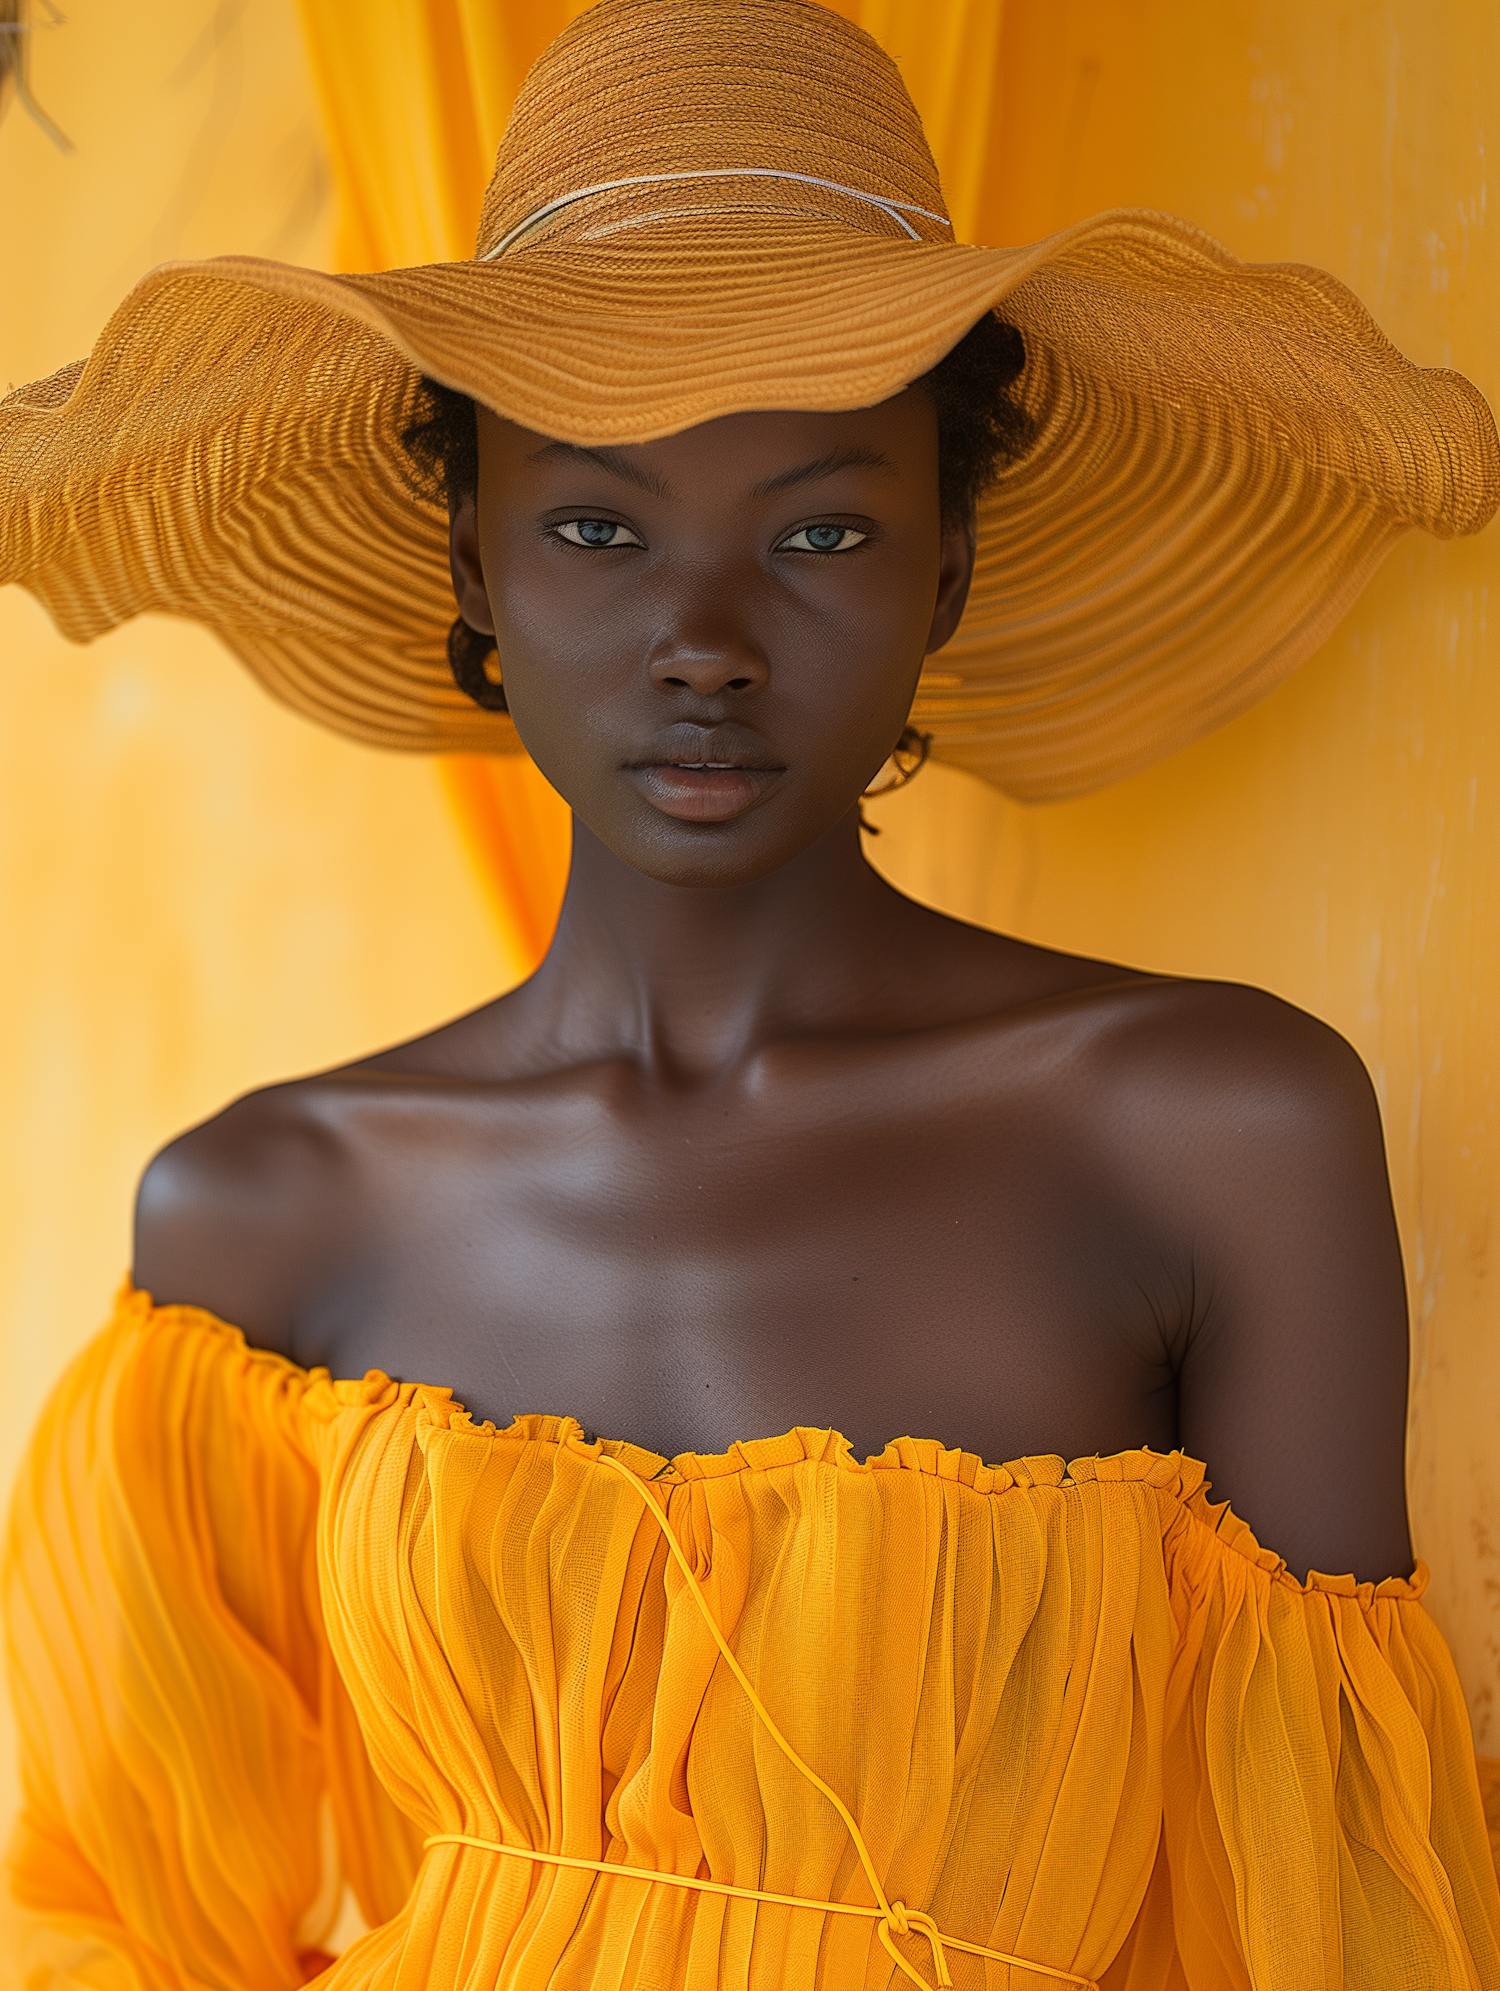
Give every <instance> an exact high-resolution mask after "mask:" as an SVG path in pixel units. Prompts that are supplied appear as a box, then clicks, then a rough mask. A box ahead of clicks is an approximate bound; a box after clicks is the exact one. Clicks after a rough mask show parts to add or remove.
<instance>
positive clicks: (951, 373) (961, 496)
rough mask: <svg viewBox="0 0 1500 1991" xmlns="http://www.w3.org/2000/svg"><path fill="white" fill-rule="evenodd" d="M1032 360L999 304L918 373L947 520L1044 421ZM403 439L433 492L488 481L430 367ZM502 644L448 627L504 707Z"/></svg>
mask: <svg viewBox="0 0 1500 1991" xmlns="http://www.w3.org/2000/svg"><path fill="white" fill-rule="evenodd" d="M1025 364H1026V348H1025V346H1024V345H1023V344H1022V341H1021V334H1020V333H1019V332H1018V331H1017V330H1016V328H1015V326H1014V325H1011V324H1008V323H1007V322H1006V320H1005V319H1003V318H1001V317H998V316H997V315H996V314H995V313H994V312H990V313H988V314H987V315H986V316H985V317H983V318H981V319H980V320H979V322H978V324H977V325H973V326H971V327H970V329H969V330H968V331H967V332H966V333H965V334H964V336H963V337H962V338H961V339H960V340H959V342H958V344H957V345H956V346H954V347H953V348H952V350H951V351H950V352H948V353H946V354H944V356H943V358H942V359H940V360H939V361H938V363H937V365H936V366H935V367H933V369H932V371H931V372H930V373H924V374H923V375H922V377H921V379H920V380H917V381H914V382H913V383H912V384H913V385H914V386H916V387H922V388H925V389H926V391H927V392H928V393H929V394H930V395H931V396H932V399H933V402H934V404H935V406H936V408H937V424H938V502H939V505H940V507H941V510H942V519H943V524H944V525H945V526H951V525H956V524H961V523H964V522H965V521H967V520H969V519H972V517H973V516H974V508H975V506H976V505H977V504H978V502H979V500H980V498H981V497H982V496H983V495H984V493H985V491H986V490H987V489H988V488H989V486H990V485H991V484H992V483H993V482H994V481H995V479H996V477H998V476H999V474H1000V472H1001V471H1002V470H1003V469H1004V467H1005V466H1006V465H1007V464H1008V463H1014V462H1015V461H1016V459H1017V458H1018V457H1019V456H1021V455H1022V453H1023V452H1024V450H1025V448H1026V446H1027V444H1028V443H1029V442H1030V441H1031V438H1032V435H1033V433H1034V427H1035V425H1034V423H1033V422H1032V419H1031V417H1030V415H1028V414H1027V412H1026V410H1025V409H1024V408H1023V407H1022V406H1021V403H1020V402H1019V400H1018V399H1017V398H1016V394H1015V387H1016V382H1017V381H1018V380H1019V379H1020V376H1021V372H1022V369H1023V368H1024V366H1025ZM401 442H402V444H403V445H404V447H405V449H406V453H407V455H408V457H409V458H410V459H411V463H412V467H413V470H414V472H415V476H416V483H417V487H418V489H419V490H420V491H422V493H423V494H424V495H425V496H427V497H429V498H431V499H433V500H434V501H435V502H438V503H442V502H446V503H447V504H448V505H449V506H453V505H456V504H458V503H459V502H461V501H462V500H463V499H464V498H468V497H472V496H473V495H474V494H475V492H476V491H477V490H478V488H479V435H478V428H477V425H476V422H475V419H474V403H473V401H472V400H471V399H470V398H469V396H468V395H467V394H460V393H459V392H458V391H457V390H456V389H454V388H452V387H444V386H443V385H442V384H441V382H439V381H436V380H430V379H428V378H427V377H426V376H425V375H424V376H423V379H422V383H421V386H420V388H419V390H418V393H417V398H416V402H415V406H414V409H413V412H412V417H411V420H410V421H409V422H408V423H407V424H406V426H405V428H404V429H402V431H401ZM494 650H495V639H494V637H493V636H487V635H485V634H484V633H483V632H482V631H480V630H478V629H473V628H471V627H470V626H469V624H468V623H467V622H465V621H464V619H463V617H462V616H458V617H456V618H455V619H454V622H453V626H452V628H451V629H450V630H449V631H448V663H449V665H450V667H451V669H452V671H453V678H454V682H455V683H456V684H457V685H458V688H459V689H460V691H464V692H467V693H468V695H469V697H470V698H472V699H473V700H474V702H475V704H476V705H482V706H483V707H484V708H485V710H486V711H489V712H503V711H504V710H505V693H504V691H503V690H502V689H501V686H500V684H499V683H498V681H497V680H496V679H495V678H493V677H492V676H491V675H490V672H489V669H488V668H487V664H488V660H489V658H490V657H491V656H492V655H493V654H494Z"/></svg>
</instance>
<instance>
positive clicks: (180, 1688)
mask: <svg viewBox="0 0 1500 1991" xmlns="http://www.w3.org/2000/svg"><path fill="white" fill-rule="evenodd" d="M1423 1582H1424V1574H1423V1572H1422V1571H1421V1570H1420V1569H1419V1570H1418V1572H1417V1574H1416V1576H1415V1577H1413V1578H1412V1579H1411V1580H1410V1581H1408V1580H1405V1579H1402V1578H1393V1579H1391V1580H1390V1581H1388V1582H1385V1583H1380V1584H1377V1585H1370V1584H1358V1585H1356V1584H1355V1583H1354V1582H1353V1581H1352V1580H1349V1579H1344V1578H1337V1577H1323V1576H1313V1577H1312V1578H1310V1579H1309V1581H1308V1583H1307V1584H1306V1585H1302V1584H1299V1583H1297V1582H1295V1581H1294V1580H1293V1579H1292V1578H1291V1577H1290V1575H1289V1574H1288V1573H1287V1571H1286V1569H1285V1567H1284V1566H1283V1564H1282V1563H1281V1561H1280V1560H1279V1558H1278V1557H1276V1556H1275V1555H1273V1554H1271V1553H1269V1552H1268V1551H1267V1550H1265V1549H1262V1548H1261V1547H1260V1546H1259V1545H1258V1544H1257V1542H1256V1541H1255V1539H1254V1537H1253V1536H1252V1535H1251V1533H1250V1531H1249V1530H1248V1529H1247V1528H1246V1527H1245V1526H1244V1525H1243V1524H1242V1523H1241V1522H1239V1521H1238V1520H1236V1519H1235V1518H1234V1517H1233V1516H1232V1515H1231V1514H1230V1513H1229V1511H1228V1510H1227V1509H1225V1508H1222V1507H1214V1506H1212V1505H1210V1504H1209V1502H1208V1499H1207V1487H1206V1485H1205V1482H1204V1476H1203V1469H1202V1468H1201V1467H1200V1466H1198V1465H1197V1464H1195V1463H1194V1462H1193V1461H1192V1460H1190V1459H1187V1458H1184V1457H1182V1456H1181V1455H1179V1454H1172V1455H1170V1456H1162V1455H1160V1454H1157V1453H1153V1452H1146V1451H1142V1452H1129V1453H1124V1454H1121V1455H1120V1456H1118V1457H1114V1458H1107V1459H1103V1458H1101V1459H1079V1460H1075V1461H1074V1462H1073V1463H1072V1465H1071V1466H1068V1465H1065V1464H1064V1463H1063V1461H1062V1460H1061V1459H1057V1458H1035V1459H1025V1460H1021V1461H1017V1462H1013V1463H1011V1464H1010V1465H1007V1466H989V1465H984V1464H982V1463H981V1462H980V1461H979V1460H978V1459H976V1458H974V1457H973V1456H972V1455H970V1454H968V1453H964V1452H956V1451H945V1450H943V1449H942V1447H941V1446H939V1445H936V1444H931V1443H925V1442H919V1441H916V1440H912V1439H903V1440H901V1441H900V1442H898V1443H896V1444H893V1445H891V1446H889V1447H888V1448H887V1450H886V1451H885V1452H884V1453H883V1454H882V1455H881V1456H880V1457H878V1458H875V1459H872V1460H870V1461H869V1462H868V1463H865V1464H861V1463H859V1462H858V1461H857V1460H855V1459H854V1458H853V1457H852V1456H851V1454H850V1452H849V1449H848V1447H847V1445H846V1444H844V1442H843V1441H842V1440H840V1439H839V1438H837V1437H836V1436H833V1435H830V1434H829V1433H827V1432H824V1431H808V1430H801V1431H794V1432H791V1433H789V1434H788V1435H787V1436H785V1437H781V1438H769V1439H763V1440H758V1441H756V1442H753V1443H750V1444H745V1445H741V1446H737V1447H735V1448H734V1450H732V1451H731V1452H729V1453H726V1454H724V1455H723V1456H722V1457H707V1456H700V1455H696V1454H688V1455H686V1456H684V1457H681V1458H678V1459H675V1460H673V1461H671V1462H670V1463H668V1462H667V1461H665V1460H663V1459H661V1458H658V1457H657V1456H655V1455H654V1454H652V1453H649V1452H645V1451H642V1450H639V1449H637V1448H635V1447H633V1446H630V1445H625V1444H613V1443H607V1442H606V1443H604V1444H597V1443H589V1442H586V1441H585V1439H584V1437H583V1435H582V1433H581V1432H580V1431H579V1429H578V1427H577V1426H576V1425H574V1424H572V1423H570V1422H568V1421H566V1420H559V1419H554V1418H544V1417H529V1418H520V1419H518V1420H517V1422H516V1423H515V1424H513V1425H512V1426H511V1427H510V1428H509V1429H508V1430H497V1429H495V1428H494V1427H493V1426H491V1425H487V1424H486V1425H480V1424H476V1423H474V1422H472V1421H471V1420H470V1419H469V1418H468V1417H467V1416H466V1415H465V1413H464V1412H463V1411H462V1410H460V1409H459V1408H458V1407H457V1406H456V1405H455V1404H454V1402H453V1401H452V1398H451V1396H450V1395H449V1394H448V1393H447V1392H446V1391H443V1390H438V1389H425V1388H420V1387H415V1386H412V1385H409V1384H400V1385H398V1384H395V1383H392V1382H390V1381H389V1380H387V1379H386V1378H385V1377H384V1376H381V1375H379V1374H371V1375H369V1376H367V1377H366V1378H365V1379H364V1380H363V1381H362V1382H358V1383H349V1382H341V1383H336V1382H331V1381H330V1380H329V1379H328V1377H327V1376H326V1375H323V1374H318V1373H314V1374H308V1373H306V1372H304V1371H302V1370H300V1369H297V1368H295V1367H294V1366H293V1365H292V1364H290V1363H288V1362H286V1361H283V1360H282V1359H280V1358H279V1357H277V1356H273V1355H269V1354H266V1353H264V1352H261V1351H257V1350H255V1349H252V1348H249V1347H247V1346H246V1344H245V1341H244V1339H243V1337H242V1336H241V1335H240V1334H239V1333H238V1332H237V1331H236V1330H234V1329H232V1328H229V1327H226V1326H224V1325H223V1324H222V1323H220V1322H218V1321H216V1320H214V1319H212V1318H211V1317H210V1316H208V1315H206V1314H202V1313H199V1312H196V1311H193V1310H191V1309H187V1308H180V1307H172V1308H164V1309H154V1308H153V1307H152V1305H151V1303H150V1301H149V1300H148V1299H147V1297H146V1296H145V1295H144V1294H141V1293H127V1294H126V1295H125V1297H124V1298H123V1299H122V1301H121V1304H120V1307H119V1310H118V1314H117V1317H116V1319H115V1320H114V1322H113V1324H112V1325H111V1326H110V1327H109V1329H108V1330H107V1331H106V1332H105V1333H104V1334H103V1335H102V1336H101V1337H100V1338H99V1339H98V1340H97V1341H95V1342H94V1343H93V1344H92V1346H91V1347H89V1348H88V1349H87V1350H86V1351H85V1353H84V1354H83V1355H82V1356H81V1357H80V1358H79V1359H78V1361H77V1362H75V1363H74V1365H73V1367H72V1368H71V1369H70V1370H69V1372H68V1373H67V1375H66V1376H65V1378H64V1379H63V1381H62V1383H61V1384H60V1386H59V1388H58V1390H57V1392H56V1394H55V1396H54V1398H53V1400H52V1402H51V1405H50V1407H49V1408H48V1410H47V1412H46V1414H45V1416H44V1418H43V1420H42V1423H41V1425H40V1428H39V1430H38V1432H37V1435H36V1438H35V1441H34V1443H33V1445H32V1448H31V1451H30V1454H29V1457H28V1459H27V1462H26V1464H25V1467H24V1469H23V1472H22V1476H21V1479H20V1482H19V1486H18V1490H17V1495H16V1499H15V1505H14V1509H13V1514H12V1520H11V1529H10V1541H9V1553H8V1562H7V1568H6V1577H5V1587H6V1608H7V1612H8V1623H9V1653H10V1667H11V1678H12V1686H13V1692H14V1695H15V1699H16V1707H17V1713H18V1717H19V1723H20V1729H21V1734H22V1742H23V1759H24V1760H23V1774H24V1810H23V1814H22V1817H21V1821H20V1824H19V1826H18V1829H17V1831H16V1834H15V1836H14V1839H13V1841H12V1844H11V1847H10V1852H9V1858H8V1864H7V1869H6V1881H5V1888H4V1897H5V1898H4V1903H3V1909H0V1984H3V1985H4V1986H6V1987H8V1991H9V1987H25V1991H54V1988H56V1991H60V1988H61V1987H64V1986H67V1987H70V1991H74V1988H77V1987H88V1991H189V1987H191V1991H200V1987H214V1991H272V1987H276V1988H277V1991H280V1987H284V1986H288V1985H297V1984H302V1983H306V1982H308V1981H310V1980H311V1979H313V1978H314V1977H317V1979H318V1982H319V1984H320V1986H327V1987H329V1991H333V1987H337V1991H356V1987H358V1991H374V1987H381V1991H541V1988H542V1987H544V1986H545V1987H550V1988H551V1991H675V1988H676V1987H681V1991H742V1987H743V1991H751V1987H753V1991H814V1987H818V1988H819V1991H856V1987H860V1988H863V1987H875V1986H887V1985H903V1986H904V1985H905V1984H906V1983H907V1982H908V1981H915V1982H917V1983H924V1984H928V1985H938V1984H941V1983H942V1982H943V1981H944V1980H951V1982H952V1983H953V1984H954V1985H955V1986H957V1987H960V1991H968V1988H969V1987H979V1986H985V1987H1014V1991H1044V1987H1051V1986H1055V1985H1057V1984H1059V1983H1069V1982H1071V1983H1083V1984H1087V1983H1095V1984H1098V1985H1100V1986H1107V1987H1110V1991H1127V1987H1128V1991H1179V1988H1180V1987H1184V1986H1187V1987H1192V1991H1237V1987H1251V1986H1253V1987H1255V1991H1315V1987H1322V1986H1347V1987H1350V1991H1385V1988H1386V1987H1394V1986H1401V1987H1411V1991H1418V1988H1419V1987H1420V1991H1437V1988H1438V1987H1441V1991H1449V1987H1451V1991H1460V1987H1462V1991H1481V1987H1483V1991H1493V1987H1495V1986H1497V1985H1500V1895H1497V1889H1496V1880H1495V1870H1494V1865H1493V1863H1492V1856H1491V1849H1490V1845H1489V1841H1488V1839H1487V1835H1486V1829H1485V1821H1484V1812H1483V1806H1482V1800H1481V1795H1480V1789H1479V1785H1478V1781H1477V1778H1476V1771H1475V1761H1474V1753H1473V1745H1472V1740H1471V1736H1470V1731H1469V1726H1468V1721H1467V1717H1466V1714H1465V1709H1464V1704H1463V1699H1462V1696H1461V1695H1460V1692H1459V1689H1458V1685H1457V1682H1456V1680H1455V1677H1454V1673H1453V1669H1452V1665H1451V1662H1450V1660H1449V1657H1448V1654H1447V1651H1446V1649H1445V1647H1444V1645H1443V1642H1442V1639H1441V1638H1440V1637H1439V1635H1438V1633H1437V1631H1436V1630H1435V1628H1434V1627H1433V1625H1432V1623H1431V1621H1430V1619H1429V1618H1428V1617H1427V1615H1426V1613H1425V1611H1424V1610H1423V1607H1422V1604H1421V1602H1420V1596H1421V1591H1422V1587H1423ZM604 1869H610V1871H604ZM614 1869H633V1870H634V1871H631V1872H623V1871H614ZM346 1890H348V1891H349V1892H350V1893H351V1894H352V1897H353V1898H354V1899H355V1900H357V1903H358V1907H359V1910H360V1912H361V1913H362V1915H363V1918H364V1920H365V1922H366V1923H367V1924H368V1925H369V1926H368V1933H366V1934H364V1935H362V1936H359V1937H358V1938H357V1939H356V1940H354V1941H353V1942H352V1943H351V1944H350V1945H349V1946H348V1947H347V1948H345V1949H344V1951H343V1953H342V1954H341V1955H340V1956H339V1957H338V1958H337V1960H336V1961H332V1960H330V1958H329V1957H328V1956H327V1955H326V1954H324V1945H326V1944H327V1943H328V1942H329V1940H330V1932H331V1930H332V1928H333V1926H334V1923H335V1920H336V1918H337V1917H338V1915H339V1912H340V1902H341V1898H342V1897H343V1895H344V1894H345V1891H346ZM770 1896H774V1897H778V1898H777V1899H768V1898H767V1897H770ZM1002 1957H1011V1958H1017V1959H1022V1960H1024V1961H1022V1962H1004V1961H1000V1960H999V1959H1000V1958H1002ZM319 1973H321V1975H320V1974H319Z"/></svg>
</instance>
